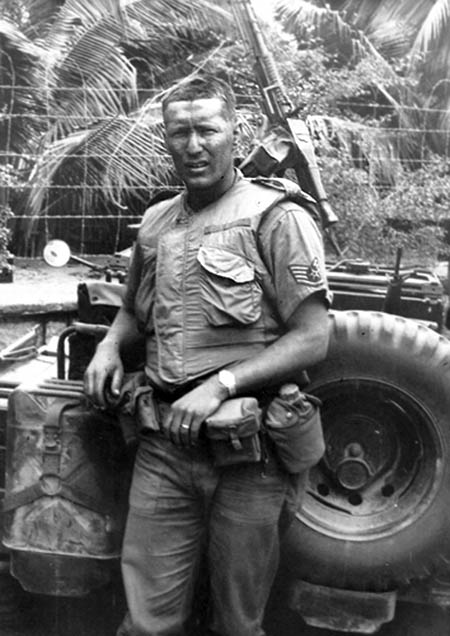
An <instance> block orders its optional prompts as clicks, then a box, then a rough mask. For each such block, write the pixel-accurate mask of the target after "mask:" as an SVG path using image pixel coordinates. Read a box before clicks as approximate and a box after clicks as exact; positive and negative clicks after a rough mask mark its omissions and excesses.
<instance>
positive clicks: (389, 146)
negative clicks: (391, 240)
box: [0, 84, 450, 256]
mask: <svg viewBox="0 0 450 636" xmlns="http://www.w3.org/2000/svg"><path fill="white" fill-rule="evenodd" d="M60 90H63V91H70V90H78V91H79V89H71V88H70V87H68V88H67V89H66V88H64V89H60ZM89 90H90V91H92V90H93V89H89ZM95 90H99V89H95ZM2 93H3V94H5V95H6V94H8V95H9V94H12V95H14V94H16V95H18V94H19V93H21V94H22V97H23V96H24V95H28V96H29V98H30V101H34V102H35V103H38V100H37V99H36V97H35V96H33V95H29V93H30V88H29V87H25V86H20V85H14V86H12V85H10V84H8V85H6V84H4V85H2V84H0V94H2ZM145 93H146V94H145V95H144V94H142V95H141V96H140V97H141V100H144V98H145V99H147V100H149V101H150V102H151V101H152V99H154V97H155V95H156V91H146V92H145ZM42 95H45V91H42V90H41V91H40V99H41V102H40V103H39V104H40V105H39V108H36V110H35V111H30V112H28V113H24V112H21V113H20V114H18V113H17V112H15V109H14V108H13V107H12V104H10V107H9V106H8V104H5V105H4V108H3V111H2V112H0V133H1V135H2V136H3V140H2V142H1V145H0V146H1V150H0V205H9V206H10V207H11V209H12V211H13V216H12V217H11V218H10V219H9V220H8V227H9V228H10V229H11V241H10V243H11V249H12V251H13V253H15V254H17V255H26V256H38V255H40V254H41V252H42V249H43V246H44V245H45V244H46V243H47V242H48V241H49V240H50V239H54V238H59V239H63V240H65V241H66V242H67V243H68V244H69V245H70V248H71V250H72V251H73V252H74V253H78V254H104V253H112V252H116V251H119V250H121V249H124V248H125V247H128V246H129V245H130V244H131V242H132V240H133V237H134V234H135V230H136V227H137V225H138V224H139V222H140V220H141V218H142V215H143V213H144V211H145V209H146V208H147V207H148V205H149V204H150V203H151V202H153V201H154V200H155V199H156V200H157V199H158V198H161V197H164V196H165V195H166V193H167V192H174V191H178V190H179V188H180V185H179V184H178V183H177V182H176V181H175V180H174V179H173V175H172V176H169V178H168V179H167V180H166V181H165V182H164V181H163V180H161V179H160V178H159V177H158V178H155V174H154V173H155V172H157V173H158V174H159V173H160V172H161V163H164V162H166V164H169V163H170V161H169V157H168V156H167V154H166V153H164V150H161V148H162V146H161V147H158V148H156V149H155V153H154V154H152V153H151V152H149V150H148V147H145V148H140V147H139V145H138V144H137V143H136V142H133V143H131V142H130V139H129V137H130V135H128V138H127V134H128V133H127V132H126V129H125V133H124V139H127V143H125V142H124V143H121V144H119V145H118V146H117V147H115V148H113V149H111V148H110V147H108V146H105V147H104V148H103V147H102V146H101V144H98V143H97V142H98V137H99V135H100V134H101V133H102V131H104V130H105V128H106V127H111V126H119V125H125V127H126V126H128V125H129V122H127V121H125V123H124V118H123V116H122V119H121V116H117V115H116V116H114V117H113V116H102V117H99V118H98V120H96V121H93V119H92V110H91V111H89V113H88V112H87V109H86V117H85V118H83V116H81V115H80V112H79V111H78V113H77V115H73V114H71V113H70V112H67V113H64V114H61V112H58V113H56V112H54V110H53V109H52V106H51V103H54V102H50V100H49V101H48V102H47V103H45V100H44V103H42ZM91 97H92V96H91ZM115 97H116V99H125V98H124V96H123V95H116V96H115ZM237 97H238V105H239V108H240V112H241V118H242V121H244V120H245V121H247V122H248V121H249V120H250V119H252V122H251V123H250V124H249V127H248V128H247V129H246V130H245V131H244V133H243V137H245V139H243V140H242V139H241V144H240V146H239V148H238V152H237V155H238V156H239V155H242V153H243V152H245V151H246V150H248V149H249V148H250V147H251V141H252V140H251V133H252V132H253V133H254V132H255V131H256V124H255V122H256V121H257V119H258V117H259V115H260V110H259V105H258V104H257V103H255V102H254V101H253V100H249V98H248V95H245V94H238V95H237ZM358 106H359V107H361V104H359V103H356V102H350V101H348V102H346V103H344V102H342V103H340V108H341V110H342V112H345V110H346V109H348V110H351V111H355V110H356V108H357V107H358ZM381 108H384V111H385V112H384V113H380V109H381ZM371 111H373V113H374V115H375V113H376V114H377V117H378V120H380V115H381V114H382V115H383V116H384V117H385V118H386V121H387V122H388V123H387V124H386V126H385V127H383V125H380V124H379V123H378V124H377V130H376V132H377V135H376V139H377V140H378V141H379V140H380V139H383V137H384V136H385V137H386V139H388V138H389V140H390V141H389V143H386V144H385V145H384V146H383V145H381V146H380V148H381V150H380V149H378V151H377V152H378V156H377V162H373V161H372V163H370V162H368V161H367V152H368V151H367V148H366V149H365V151H364V152H360V153H359V154H358V153H355V154H354V155H353V165H355V166H357V167H358V168H360V169H362V170H363V171H365V173H366V177H367V179H366V186H367V190H368V191H370V190H372V191H377V193H378V195H380V193H381V195H380V196H383V193H386V192H387V191H389V195H390V197H391V199H392V197H394V199H395V196H397V203H396V204H395V205H397V208H398V210H399V215H398V216H399V217H400V221H398V220H397V221H396V222H397V224H398V223H400V225H401V223H402V222H404V223H406V224H408V223H409V222H410V220H411V219H410V217H411V215H410V214H409V215H406V217H407V218H406V220H405V219H403V221H402V218H401V217H402V215H401V208H402V207H403V206H404V207H405V209H406V207H408V206H411V201H408V188H407V187H406V188H405V183H403V184H402V185H401V187H400V186H398V184H397V183H395V182H394V181H392V182H391V183H388V184H387V183H386V181H385V180H383V178H380V172H379V170H374V169H373V165H374V164H375V163H377V164H380V163H381V162H383V161H384V162H385V163H387V164H388V163H389V159H390V157H388V156H387V153H389V152H392V151H393V150H394V151H395V152H393V154H395V155H396V161H397V165H398V166H400V169H402V167H403V168H406V169H407V170H408V171H411V169H417V168H418V167H421V168H423V169H425V171H427V170H429V171H430V172H432V171H433V166H435V165H436V156H435V155H433V154H430V152H429V139H430V137H435V138H439V147H440V149H441V151H440V155H439V160H440V161H442V162H443V164H447V163H448V162H449V156H450V133H449V130H448V128H446V127H443V126H442V127H441V126H440V125H437V126H434V125H433V124H432V122H434V121H443V118H442V114H443V113H442V112H441V111H439V110H438V109H433V108H427V109H422V110H421V112H420V117H419V118H417V121H418V122H419V123H418V124H416V125H415V126H410V127H409V128H405V127H404V126H401V127H400V126H399V127H395V125H393V122H392V119H393V117H394V115H395V113H394V110H393V107H392V106H389V105H385V106H382V107H381V106H380V104H379V103H373V104H371V103H370V102H366V103H365V104H364V112H365V113H366V115H367V113H370V112H371ZM416 114H417V113H416ZM125 119H126V118H125ZM74 120H76V122H74ZM318 122H320V123H318ZM330 122H331V123H330ZM74 123H75V126H74ZM310 123H311V126H310V129H311V132H312V135H313V138H314V140H315V142H316V144H317V145H318V146H320V143H321V138H322V137H323V131H324V128H327V134H328V135H329V136H330V137H331V139H328V143H329V145H328V151H329V157H328V154H327V151H325V152H324V151H323V147H322V150H320V149H319V155H320V165H321V169H322V178H323V180H324V183H325V185H326V186H328V187H329V188H330V190H331V194H332V195H333V190H334V189H335V188H334V185H333V174H332V171H333V170H334V168H335V165H336V163H334V164H333V158H334V160H335V159H336V152H335V151H336V143H337V142H336V139H337V137H336V136H335V137H334V138H333V135H332V134H331V135H330V129H331V128H332V126H333V125H334V124H333V122H332V121H331V118H330V120H329V121H327V118H326V117H314V116H313V117H311V118H310ZM144 124H145V122H144ZM133 125H135V122H134V124H133ZM140 125H142V121H141V122H140ZM321 127H322V128H321ZM244 128H245V127H244ZM18 129H20V130H22V131H25V132H26V131H27V130H30V131H34V134H36V131H39V135H38V136H37V137H36V143H35V144H34V150H31V151H30V150H28V151H27V152H22V151H21V150H18V149H17V148H16V147H15V145H14V142H13V139H14V135H16V134H17V130H18ZM55 130H56V131H59V134H60V136H61V139H64V135H63V131H71V132H70V138H71V144H72V145H70V144H68V145H63V144H61V147H60V152H61V156H58V155H57V154H55V156H54V157H53V160H54V162H53V163H52V162H51V161H49V157H48V153H49V149H50V150H51V149H53V148H56V149H57V148H58V146H57V144H56V145H55V143H54V140H55ZM88 130H91V131H92V130H94V131H97V132H96V135H95V134H94V135H91V137H90V138H89V139H87V141H86V138H85V136H84V135H85V134H86V131H88ZM130 130H131V129H130ZM241 130H243V129H241ZM30 134H31V133H30ZM57 134H58V132H57V133H56V135H57ZM77 135H78V137H77ZM51 136H53V137H52V141H51V142H50V141H49V140H50V138H51ZM413 138H414V143H415V145H416V151H415V153H414V155H413V156H406V154H404V155H403V157H402V148H404V147H406V146H408V144H410V143H411V139H413ZM392 140H395V141H392ZM350 143H351V142H350ZM46 144H47V145H46ZM393 144H395V145H396V147H395V148H394V149H393ZM28 147H29V148H33V144H29V146H28ZM383 149H384V150H383ZM371 151H372V150H371ZM383 152H384V153H385V156H381V155H382V153H383ZM373 154H375V153H373ZM62 157H63V158H64V162H62V161H60V159H62ZM241 158H243V157H242V156H240V157H239V159H241ZM329 158H330V160H329ZM372 158H373V157H372ZM44 159H45V161H44ZM127 164H133V165H139V167H140V173H139V179H138V180H135V181H132V180H129V181H126V180H122V181H121V182H120V183H119V180H120V179H119V177H118V176H117V175H118V174H119V171H118V170H117V169H116V167H117V166H118V165H127ZM55 166H57V169H56V167H55ZM99 166H102V168H101V169H100V168H99ZM111 166H113V168H111ZM330 166H331V167H330ZM108 169H109V173H108ZM441 170H442V178H443V180H444V181H445V180H446V182H447V185H448V190H449V191H445V192H443V191H444V190H445V188H444V186H443V188H442V190H443V191H442V192H440V193H439V192H435V195H436V196H435V197H434V199H435V200H434V201H431V199H430V210H431V208H432V207H433V206H434V209H435V211H434V212H432V211H430V214H429V215H428V217H427V219H424V223H425V225H428V228H430V227H432V226H435V227H438V226H439V227H440V228H441V230H442V223H441V222H443V223H444V224H445V223H446V222H447V214H448V209H447V206H448V205H449V195H450V181H449V179H448V171H447V173H446V169H445V168H443V169H442V168H441ZM102 171H103V172H102ZM99 174H103V175H105V174H106V175H107V176H106V177H105V178H102V180H101V182H99V181H98V175H99ZM116 177H117V178H116ZM421 178H422V179H423V175H422V177H421ZM416 185H417V187H419V184H418V183H416ZM37 190H38V191H39V197H40V199H39V206H37V204H36V202H34V205H30V201H31V199H32V198H33V197H34V198H35V200H36V191H37ZM100 191H101V192H102V196H97V195H98V193H99V192H100ZM334 194H336V193H334ZM422 194H423V197H424V199H425V200H426V198H427V196H431V197H432V196H433V193H431V194H430V193H428V192H427V180H426V178H425V179H424V184H423V192H422V191H421V193H420V197H421V196H422ZM337 196H338V198H339V197H340V200H338V207H339V206H341V207H342V209H343V210H344V217H345V216H346V215H347V210H348V209H349V201H346V200H345V193H344V196H343V193H342V190H341V191H338V193H337ZM416 196H417V195H416ZM37 207H39V210H37ZM360 208H361V210H362V211H363V212H361V219H360V227H364V226H365V225H367V223H370V217H369V216H367V217H366V218H365V217H364V209H367V202H366V201H363V200H361V201H360ZM394 224H395V223H394ZM355 227H356V229H358V227H359V226H358V224H356V225H355V224H354V226H352V227H351V231H352V232H354V231H355ZM441 230H439V231H441ZM345 231H346V230H345ZM429 231H431V230H429ZM356 240H357V239H356Z"/></svg>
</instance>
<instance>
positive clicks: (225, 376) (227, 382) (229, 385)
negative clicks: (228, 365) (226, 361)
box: [217, 369, 236, 397]
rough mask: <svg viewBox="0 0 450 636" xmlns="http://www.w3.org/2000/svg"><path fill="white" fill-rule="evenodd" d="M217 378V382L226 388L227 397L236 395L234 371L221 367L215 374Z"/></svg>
mask: <svg viewBox="0 0 450 636" xmlns="http://www.w3.org/2000/svg"><path fill="white" fill-rule="evenodd" d="M217 379H218V380H219V384H221V385H222V386H224V387H225V388H226V390H227V391H228V395H229V397H234V396H235V395H236V378H235V377H234V373H231V371H228V369H222V371H219V373H218V374H217Z"/></svg>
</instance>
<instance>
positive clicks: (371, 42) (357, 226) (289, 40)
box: [0, 0, 450, 258]
mask: <svg viewBox="0 0 450 636" xmlns="http://www.w3.org/2000/svg"><path fill="white" fill-rule="evenodd" d="M449 7H450V0H436V1H433V0H425V1H424V2H409V1H408V0H403V1H402V0H400V1H394V0H380V2H377V3H373V2H370V0H331V1H330V2H329V3H327V4H326V5H325V4H324V3H323V2H319V1H315V0H309V1H306V0H278V2H277V16H278V18H279V21H280V23H279V25H278V26H277V25H275V26H272V27H270V28H271V29H272V30H271V31H270V32H269V27H268V26H267V25H266V26H265V28H266V29H267V30H268V31H267V33H268V41H269V42H270V44H271V46H272V48H273V50H274V54H275V56H276V58H277V60H278V63H279V68H280V71H281V72H282V75H283V78H284V82H285V86H286V88H287V89H288V91H289V95H290V98H291V100H292V102H293V103H294V105H295V107H296V109H297V112H299V113H300V115H301V116H302V117H303V118H304V119H305V120H306V121H307V123H308V125H309V128H310V130H311V132H312V134H313V136H314V140H315V143H316V147H317V151H318V155H319V161H320V163H321V166H322V169H323V170H322V174H323V180H324V182H325V184H326V187H327V189H328V191H329V194H330V198H331V199H332V202H333V205H334V207H335V208H336V209H337V211H338V212H339V215H340V217H341V223H340V225H339V227H338V230H337V232H338V235H339V238H340V241H341V244H342V245H344V251H345V254H346V255H348V256H368V257H377V258H389V256H390V254H393V253H394V251H395V245H397V244H405V243H406V242H408V241H409V242H411V236H412V234H411V231H412V233H413V235H414V239H416V238H417V241H416V243H417V247H418V248H420V249H421V250H422V251H426V252H429V253H430V254H433V255H436V254H437V253H438V251H439V250H442V249H443V248H442V245H441V244H440V242H439V241H440V237H441V232H440V230H439V228H438V227H437V226H438V224H439V218H438V216H439V215H440V214H443V213H444V210H445V206H446V204H447V203H448V193H447V191H445V192H444V190H445V188H444V189H443V188H441V189H440V190H439V192H440V194H439V195H437V194H436V193H437V190H436V188H437V187H438V182H439V178H438V177H437V176H436V174H437V173H436V166H437V165H438V166H439V171H438V172H439V174H440V175H445V173H446V170H447V168H446V165H445V161H443V159H445V157H446V156H447V154H448V139H449V134H450V131H449V128H450V122H449V121H448V113H449V112H450V111H449V99H450V97H449V95H450V89H449V86H450V78H449V77H448V74H449V69H450V65H449V63H448V62H449V60H448V56H449V54H450V53H449V50H450V45H449V42H450V39H449V38H448V21H449V13H450V8H449ZM228 9H229V3H228V2H226V0H223V2H213V1H212V0H211V1H208V0H165V1H159V0H98V1H97V2H95V3H92V2H90V0H66V1H64V0H7V1H6V2H5V3H3V5H2V9H0V51H1V55H2V57H1V61H0V73H1V76H0V86H1V88H0V91H1V92H0V105H1V109H0V133H1V135H0V163H2V164H3V165H4V166H5V167H4V170H6V166H8V168H7V170H8V171H9V172H10V173H13V174H14V179H15V183H16V184H17V183H19V184H22V187H21V188H20V192H21V197H20V198H18V197H16V198H15V199H14V200H13V201H12V204H13V207H14V211H15V213H16V215H19V216H20V215H21V214H24V213H26V215H27V216H28V215H30V214H33V215H35V216H39V215H41V216H45V217H46V218H47V217H51V216H53V217H54V218H55V219H57V218H58V217H62V219H63V225H60V226H59V229H60V230H64V231H70V228H71V227H72V225H71V223H70V222H69V221H68V220H67V221H66V222H64V219H65V218H66V219H70V217H73V216H76V215H79V216H80V217H83V219H84V218H89V217H94V216H97V215H106V216H108V215H109V218H111V217H113V216H114V217H120V218H121V220H123V221H125V222H126V221H129V220H130V219H132V218H137V217H138V216H139V215H140V214H141V213H142V211H143V209H144V208H145V207H146V206H147V205H148V203H149V200H150V199H151V198H152V197H153V196H154V195H155V194H157V193H158V191H159V190H160V189H165V188H176V187H178V184H177V181H176V177H175V175H174V174H173V173H172V171H171V164H170V162H169V161H168V158H167V156H166V154H165V149H164V144H163V140H162V130H161V118H160V112H159V102H160V98H161V95H162V94H163V92H164V90H166V88H167V87H168V86H169V85H171V84H172V83H173V82H174V81H177V80H181V79H182V78H183V77H185V76H186V75H187V74H189V73H191V72H196V71H197V70H198V69H202V68H206V69H208V70H213V71H214V72H215V73H217V74H219V75H221V76H223V77H225V78H226V79H228V80H229V81H230V82H231V83H232V84H233V86H234V88H235V90H236V92H237V93H238V98H239V104H240V113H241V120H240V123H241V135H240V137H239V140H238V147H237V153H238V155H239V156H244V155H245V154H246V152H247V150H248V149H249V147H250V145H251V140H252V136H253V134H254V130H255V123H256V115H257V112H256V110H255V106H256V105H257V99H256V95H257V89H256V87H255V82H254V78H253V76H252V70H251V64H252V60H251V59H250V58H249V57H248V56H246V55H245V52H244V49H243V47H242V43H240V42H239V41H238V40H237V35H236V32H235V30H234V25H233V23H232V20H231V16H230V14H229V12H228ZM1 12H3V16H2V13H1ZM2 17H3V19H1V18H2ZM280 25H281V26H280ZM2 127H3V128H2ZM417 170H419V171H420V172H417ZM411 171H414V172H413V173H412V172H411ZM411 174H413V175H414V174H420V175H423V178H422V176H421V177H420V179H416V178H415V177H414V176H411ZM419 183H421V184H422V185H423V187H424V188H426V194H425V193H424V192H422V190H421V191H420V192H419V190H417V189H415V190H414V192H415V198H414V200H413V198H412V196H410V197H408V196H407V193H408V192H409V188H410V186H411V185H417V188H419V185H418V184H419ZM420 187H422V186H420ZM17 191H18V189H17V188H14V189H11V188H9V189H8V188H5V187H3V188H0V193H1V195H0V196H2V197H3V201H4V202H5V200H6V199H7V200H8V201H9V202H11V199H12V198H13V197H12V193H13V192H17ZM400 193H401V194H400ZM422 195H423V196H422ZM414 201H416V203H414ZM430 202H431V203H430ZM0 203H1V201H0ZM399 206H400V207H399ZM399 210H401V215H402V217H404V216H405V214H406V216H407V217H408V219H409V221H410V222H409V223H407V224H403V225H402V224H398V223H397V224H396V221H395V219H392V218H391V217H395V216H398V214H399ZM54 227H56V226H54ZM102 227H104V226H102ZM396 228H397V229H396ZM54 231H55V230H54ZM94 231H95V223H94ZM97 233H98V232H97ZM18 235H21V233H20V232H19V233H18ZM375 238H376V240H375ZM113 247H117V245H115V244H114V246H113Z"/></svg>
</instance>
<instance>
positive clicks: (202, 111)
mask: <svg viewBox="0 0 450 636" xmlns="http://www.w3.org/2000/svg"><path fill="white" fill-rule="evenodd" d="M192 116H196V117H214V116H220V117H225V118H226V119H229V117H227V112H226V104H225V102H224V100H223V99H221V98H220V97H199V98H198V99H192V100H187V99H186V100H177V101H173V102H169V103H168V104H167V105H166V107H165V109H164V118H165V119H167V118H171V119H172V118H174V117H175V118H177V119H178V118H179V119H183V118H190V117H192Z"/></svg>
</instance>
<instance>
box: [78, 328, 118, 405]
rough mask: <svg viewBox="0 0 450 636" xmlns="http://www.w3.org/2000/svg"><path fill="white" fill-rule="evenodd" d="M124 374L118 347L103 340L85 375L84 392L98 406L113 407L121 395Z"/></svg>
mask: <svg viewBox="0 0 450 636" xmlns="http://www.w3.org/2000/svg"><path fill="white" fill-rule="evenodd" d="M123 374H124V370H123V364H122V360H121V358H120V354H119V351H118V349H117V346H115V345H114V344H111V343H109V342H108V340H107V339H106V340H103V341H102V342H100V343H99V345H98V347H97V350H96V352H95V355H94V357H93V358H92V360H91V362H90V363H89V365H88V367H87V369H86V371H85V373H84V392H85V393H86V395H87V396H88V397H89V398H90V399H91V400H92V402H93V403H94V404H95V405H96V406H100V407H102V408H105V407H107V406H111V401H114V400H115V399H117V398H118V397H119V395H120V388H121V386H122V381H123ZM108 394H109V395H108Z"/></svg>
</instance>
